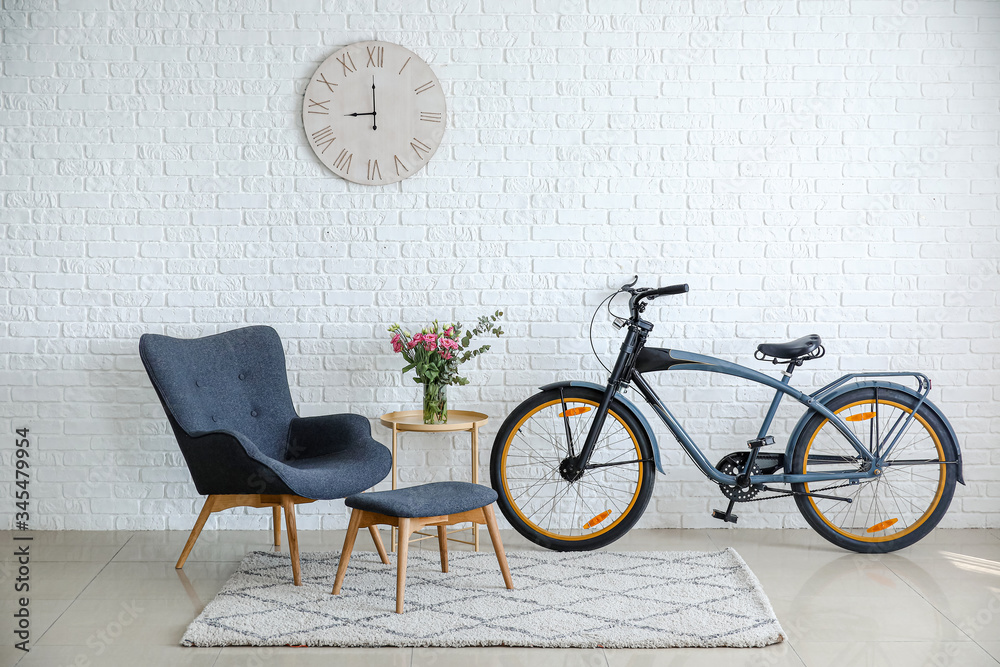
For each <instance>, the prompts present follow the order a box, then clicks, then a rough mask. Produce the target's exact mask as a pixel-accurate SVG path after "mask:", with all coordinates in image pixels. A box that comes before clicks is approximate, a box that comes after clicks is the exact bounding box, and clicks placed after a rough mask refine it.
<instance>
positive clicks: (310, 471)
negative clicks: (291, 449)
mask: <svg viewBox="0 0 1000 667" xmlns="http://www.w3.org/2000/svg"><path fill="white" fill-rule="evenodd" d="M271 467H272V468H273V469H274V471H275V472H276V473H277V474H278V476H279V477H281V479H282V480H284V482H285V483H286V484H288V486H289V487H291V488H293V489H295V493H297V494H298V495H300V496H304V497H306V498H312V499H314V500H333V499H335V498H344V497H345V496H350V495H353V494H355V493H360V492H362V491H364V490H365V489H370V488H371V487H373V486H375V485H376V484H378V483H379V482H381V481H382V480H383V479H385V476H386V475H387V474H388V473H389V470H391V468H392V454H391V453H390V452H389V450H388V449H387V448H386V446H385V445H383V444H381V443H379V442H377V441H375V440H373V439H371V437H368V438H365V439H358V440H356V441H354V442H353V443H352V444H351V447H350V448H347V449H341V450H337V451H333V452H330V453H327V454H321V455H319V456H312V457H310V458H306V459H292V460H288V461H282V462H280V463H279V462H277V461H275V462H274V463H272V464H271Z"/></svg>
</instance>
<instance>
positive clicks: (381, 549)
mask: <svg viewBox="0 0 1000 667" xmlns="http://www.w3.org/2000/svg"><path fill="white" fill-rule="evenodd" d="M368 532H369V533H371V534H372V541H373V542H374V543H375V549H376V550H377V551H378V557H379V558H381V559H382V563H383V564H384V565H388V564H389V554H387V553H386V552H385V545H384V544H382V536H381V535H380V534H379V532H378V526H368Z"/></svg>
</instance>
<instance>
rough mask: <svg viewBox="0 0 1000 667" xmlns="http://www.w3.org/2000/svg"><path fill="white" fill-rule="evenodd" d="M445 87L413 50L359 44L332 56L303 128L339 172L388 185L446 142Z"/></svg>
mask: <svg viewBox="0 0 1000 667" xmlns="http://www.w3.org/2000/svg"><path fill="white" fill-rule="evenodd" d="M444 120H445V101H444V91H443V90H441V83H440V82H439V81H438V79H437V77H436V76H434V72H432V71H431V68H430V67H429V66H428V65H427V63H425V62H424V61H423V60H421V59H420V56H418V55H416V54H415V53H413V52H412V51H409V50H407V49H404V48H403V47H401V46H399V45H397V44H389V43H388V42H357V43H356V44H351V45H350V46H346V47H344V48H343V49H341V50H340V51H337V52H336V53H334V54H333V55H332V56H330V57H329V58H327V59H326V60H325V61H324V62H323V64H322V65H320V66H319V68H318V69H317V70H316V72H315V73H314V74H313V76H312V78H311V79H310V80H309V85H307V86H306V92H305V97H304V98H303V101H302V124H303V125H304V126H305V131H306V136H307V137H308V138H309V145H310V146H312V149H313V150H314V151H315V152H316V155H317V156H319V159H320V160H321V161H322V162H323V164H325V165H326V166H327V167H329V168H330V169H331V170H332V171H333V172H334V173H335V174H337V175H339V176H342V177H343V178H346V179H347V180H349V181H351V182H353V183H361V184H363V185H385V184H387V183H395V182H397V181H401V180H403V179H404V178H407V177H409V176H413V175H414V174H415V173H417V172H418V171H420V169H421V168H422V167H423V166H424V165H425V164H427V161H428V160H430V159H431V157H432V156H433V155H434V152H435V151H436V150H437V148H438V146H439V145H440V144H441V139H442V137H444Z"/></svg>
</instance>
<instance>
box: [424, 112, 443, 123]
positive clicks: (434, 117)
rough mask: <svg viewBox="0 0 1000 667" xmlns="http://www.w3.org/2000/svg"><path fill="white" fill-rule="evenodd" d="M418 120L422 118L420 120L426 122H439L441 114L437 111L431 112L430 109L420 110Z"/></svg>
mask: <svg viewBox="0 0 1000 667" xmlns="http://www.w3.org/2000/svg"><path fill="white" fill-rule="evenodd" d="M420 120H422V121H424V122H426V123H440V122H441V114H439V113H433V112H430V111H421V112H420Z"/></svg>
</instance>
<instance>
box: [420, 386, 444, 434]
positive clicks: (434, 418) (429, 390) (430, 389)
mask: <svg viewBox="0 0 1000 667" xmlns="http://www.w3.org/2000/svg"><path fill="white" fill-rule="evenodd" d="M424 423H425V424H447V423H448V385H446V384H436V383H434V382H425V383H424Z"/></svg>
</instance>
